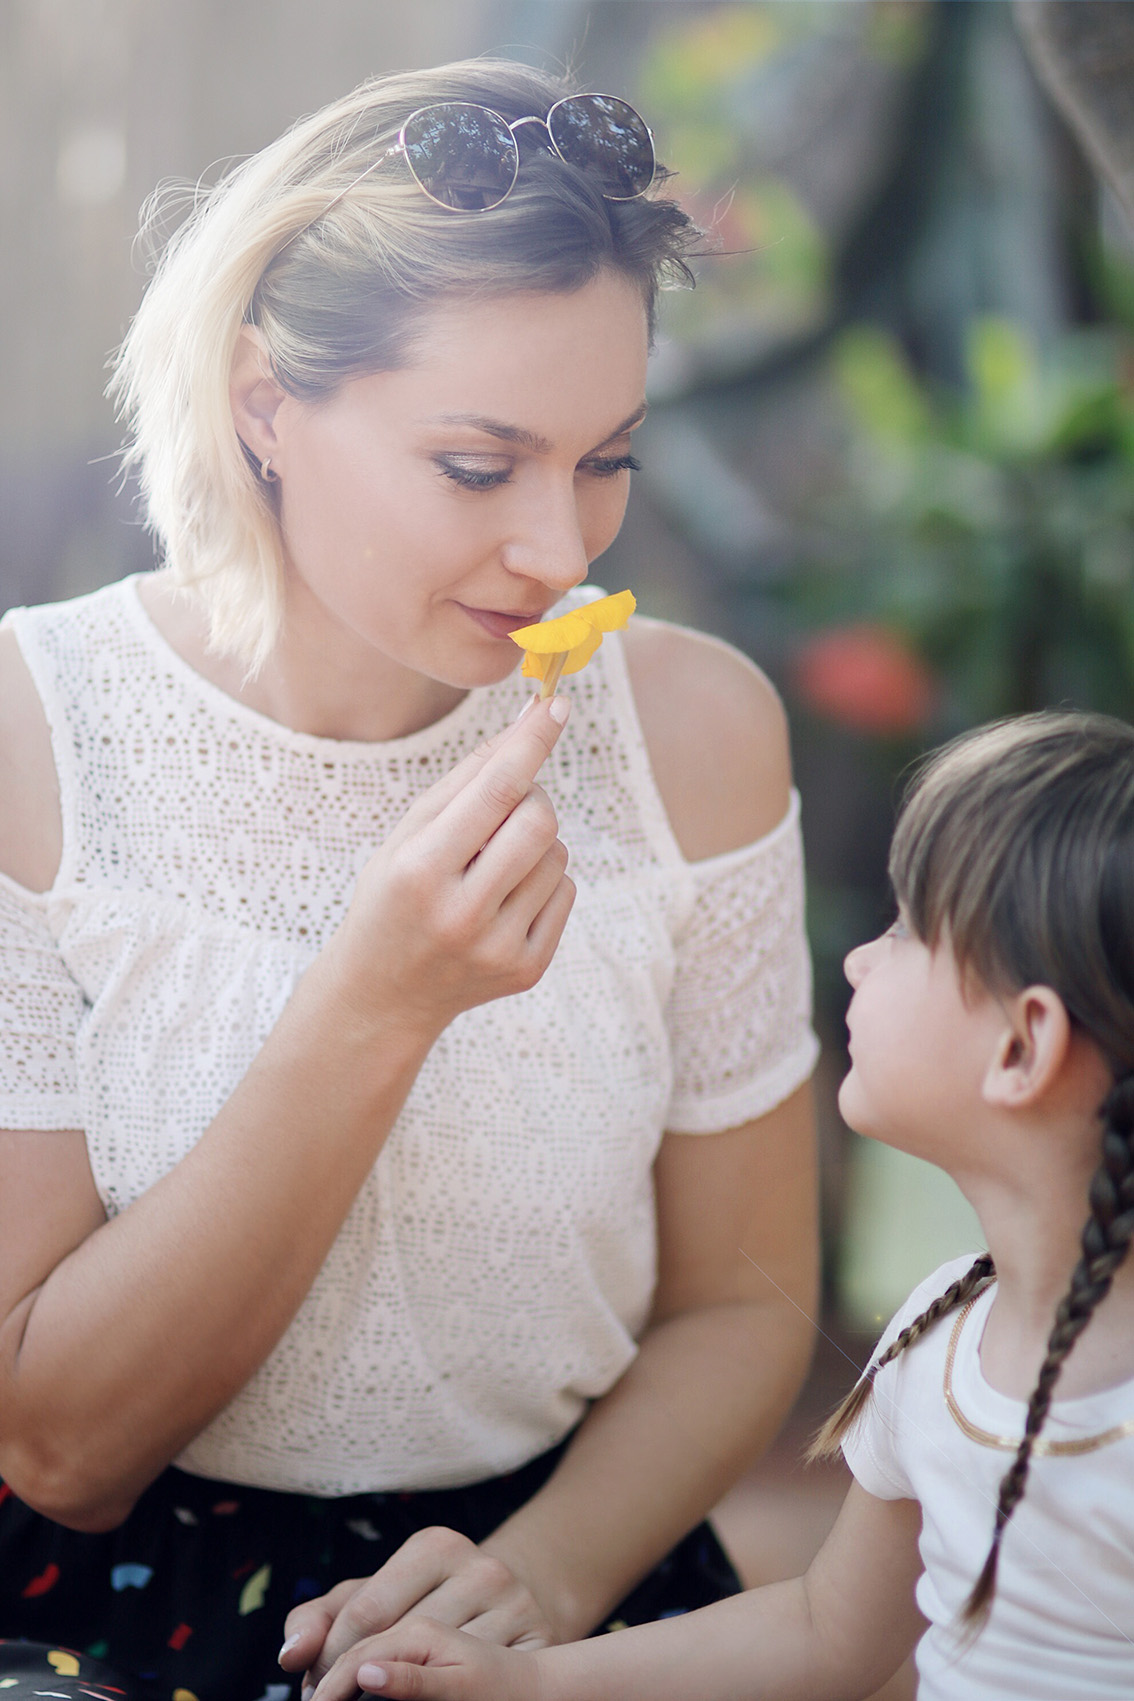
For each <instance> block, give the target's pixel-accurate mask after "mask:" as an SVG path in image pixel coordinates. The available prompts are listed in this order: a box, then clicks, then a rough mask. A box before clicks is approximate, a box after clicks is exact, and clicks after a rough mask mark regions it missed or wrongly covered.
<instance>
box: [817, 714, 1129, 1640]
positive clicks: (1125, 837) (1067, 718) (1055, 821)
mask: <svg viewBox="0 0 1134 1701" xmlns="http://www.w3.org/2000/svg"><path fill="white" fill-rule="evenodd" d="M890 879H891V883H892V885H893V888H894V892H895V895H896V897H897V899H898V901H899V903H900V904H901V905H902V908H903V910H904V911H905V913H906V915H907V917H908V920H909V924H910V926H911V928H912V929H913V931H914V932H915V934H916V935H917V936H918V938H920V939H921V940H923V941H924V942H925V943H926V944H927V945H929V946H931V947H932V946H935V945H936V944H937V943H939V941H940V940H941V938H942V937H943V936H945V935H946V934H947V935H948V939H949V943H950V946H951V948H952V951H953V954H954V957H955V959H956V962H957V965H958V967H959V969H960V970H961V971H962V973H965V972H971V973H973V974H974V975H975V976H976V977H977V978H978V979H979V980H980V981H981V982H982V984H983V985H984V986H985V987H986V988H989V989H995V990H998V991H1006V992H1007V991H1017V990H1019V989H1020V988H1022V987H1025V986H1031V985H1037V984H1039V985H1044V986H1049V987H1051V988H1052V989H1053V990H1054V991H1055V992H1057V993H1058V994H1059V997H1060V998H1061V1000H1062V1002H1063V1004H1064V1006H1065V1008H1066V1010H1067V1014H1068V1017H1069V1019H1070V1021H1071V1023H1072V1025H1073V1027H1074V1028H1075V1029H1077V1030H1078V1031H1079V1032H1080V1033H1082V1034H1083V1035H1085V1037H1086V1038H1087V1039H1089V1040H1090V1041H1091V1042H1092V1043H1093V1044H1094V1045H1095V1046H1096V1047H1097V1048H1098V1051H1099V1052H1100V1054H1101V1055H1102V1057H1103V1058H1104V1059H1105V1060H1106V1062H1107V1064H1108V1065H1109V1067H1110V1070H1111V1074H1112V1077H1113V1084H1112V1086H1111V1088H1110V1090H1109V1092H1108V1093H1107V1095H1106V1098H1105V1099H1104V1101H1103V1103H1102V1104H1101V1105H1100V1107H1099V1126H1100V1142H1101V1155H1100V1161H1099V1164H1098V1167H1097V1169H1096V1170H1095V1172H1094V1174H1093V1176H1092V1177H1091V1181H1090V1186H1089V1188H1088V1204H1089V1210H1090V1214H1089V1216H1088V1218H1087V1221H1086V1225H1085V1227H1084V1229H1083V1232H1082V1235H1081V1238H1080V1245H1081V1257H1080V1258H1079V1261H1078V1263H1077V1264H1076V1266H1075V1268H1074V1270H1073V1271H1072V1274H1071V1278H1070V1282H1069V1285H1068V1288H1067V1292H1066V1293H1065V1294H1064V1296H1063V1298H1062V1299H1061V1300H1060V1302H1059V1305H1058V1307H1057V1309H1056V1314H1055V1322H1054V1325H1053V1327H1052V1330H1051V1334H1050V1336H1049V1337H1048V1342H1047V1352H1046V1356H1045V1358H1044V1361H1043V1364H1042V1366H1041V1368H1040V1372H1039V1376H1038V1377H1037V1380H1036V1385H1035V1388H1034V1389H1033V1390H1032V1394H1031V1397H1030V1399H1029V1401H1028V1406H1027V1416H1026V1420H1025V1424H1024V1434H1023V1437H1022V1439H1021V1441H1020V1445H1019V1447H1018V1448H1017V1451H1016V1455H1015V1458H1014V1459H1013V1461H1012V1464H1011V1466H1010V1467H1009V1469H1008V1470H1007V1472H1006V1473H1005V1475H1004V1477H1003V1479H1002V1481H1001V1484H1000V1491H999V1495H998V1498H997V1506H996V1516H995V1521H994V1526H993V1531H992V1539H991V1544H990V1547H989V1551H988V1556H987V1558H986V1559H985V1562H984V1565H983V1567H982V1569H981V1572H980V1575H979V1577H978V1578H977V1580H976V1582H975V1584H974V1585H973V1589H972V1592H971V1593H970V1595H969V1597H968V1600H967V1601H966V1603H965V1606H964V1609H963V1613H962V1617H963V1619H964V1621H966V1622H967V1623H968V1624H969V1626H970V1628H971V1629H973V1630H977V1629H979V1628H980V1626H981V1624H982V1623H983V1622H984V1620H985V1618H986V1617H987V1615H988V1612H989V1610H990V1608H991V1605H992V1598H993V1595H994V1593H995V1588H996V1572H997V1566H998V1563H999V1558H1000V1549H1001V1544H1002V1541H1003V1536H1004V1531H1005V1529H1006V1527H1007V1525H1008V1522H1009V1520H1010V1519H1011V1517H1012V1514H1013V1513H1014V1511H1015V1510H1016V1507H1017V1506H1018V1505H1019V1504H1020V1501H1021V1500H1022V1499H1023V1496H1024V1491H1025V1488H1026V1485H1027V1478H1028V1470H1029V1466H1030V1463H1031V1458H1032V1453H1033V1451H1034V1448H1035V1443H1036V1440H1037V1438H1038V1436H1039V1434H1040V1431H1041V1430H1042V1428H1043V1426H1044V1423H1045V1422H1046V1420H1047V1415H1048V1412H1049V1410H1050V1407H1051V1402H1052V1398H1053V1395H1054V1390H1055V1386H1056V1383H1057V1382H1058V1379H1059V1375H1060V1372H1061V1371H1062V1369H1063V1365H1064V1363H1065V1362H1066V1359H1067V1356H1068V1354H1069V1353H1070V1351H1071V1349H1072V1347H1073V1346H1074V1344H1075V1342H1076V1341H1077V1340H1078V1339H1079V1336H1080V1335H1081V1334H1082V1332H1083V1330H1084V1329H1085V1328H1086V1327H1087V1324H1088V1323H1089V1322H1090V1320H1091V1318H1092V1317H1093V1315H1094V1313H1095V1309H1096V1307H1097V1306H1098V1305H1099V1304H1100V1303H1101V1301H1102V1300H1103V1299H1105V1297H1106V1295H1107V1293H1108V1292H1109V1291H1110V1287H1111V1283H1112V1281H1113V1279H1114V1273H1115V1271H1116V1270H1117V1269H1118V1267H1119V1265H1120V1264H1121V1263H1122V1261H1123V1259H1124V1258H1125V1257H1126V1254H1127V1251H1128V1249H1129V1246H1130V1242H1131V1238H1132V1237H1134V727H1130V726H1128V725H1126V724H1125V723H1124V722H1122V721H1117V720H1113V719H1111V718H1110V717H1108V716H1103V715H1086V714H1074V713H1045V714H1037V715H1025V716H1020V717H1019V718H1017V719H1014V720H1011V721H1004V722H1000V723H997V724H996V725H994V726H991V727H987V728H984V729H982V730H981V731H978V732H976V733H972V734H968V735H966V736H964V737H962V738H960V739H956V740H954V741H953V743H952V744H949V745H946V746H945V748H944V749H943V750H941V751H939V752H938V753H937V754H936V755H935V756H933V757H931V758H930V759H929V761H928V762H927V763H926V764H925V765H924V766H923V768H922V769H921V770H920V772H919V773H918V774H917V775H916V776H915V780H914V783H913V785H912V787H911V789H910V791H909V792H908V794H907V797H906V800H905V802H904V804H903V807H902V811H901V814H900V816H899V819H898V825H897V828H896V831H895V834H894V843H893V848H892V850H891V855H890ZM994 1276H995V1269H994V1266H993V1261H992V1258H991V1257H990V1256H989V1254H988V1253H982V1254H981V1256H980V1257H978V1258H977V1259H976V1260H975V1261H974V1263H973V1264H972V1266H971V1268H970V1269H969V1270H968V1271H966V1273H965V1274H964V1275H963V1276H962V1277H961V1278H960V1279H959V1280H958V1281H956V1282H954V1283H953V1284H952V1285H951V1286H950V1287H949V1288H948V1289H946V1291H945V1292H944V1293H943V1294H942V1295H941V1296H940V1298H939V1299H936V1300H934V1301H933V1302H932V1304H931V1305H929V1306H927V1308H926V1309H925V1310H924V1311H923V1312H922V1313H921V1315H920V1316H919V1317H917V1318H915V1319H914V1321H913V1322H912V1323H910V1324H909V1325H908V1326H907V1327H906V1328H905V1329H903V1330H902V1332H901V1334H900V1335H898V1336H897V1337H896V1339H895V1340H894V1341H893V1342H892V1343H891V1345H890V1346H889V1347H888V1348H887V1349H886V1351H885V1352H884V1353H883V1354H882V1355H881V1356H880V1357H879V1358H878V1360H877V1361H876V1362H875V1363H873V1364H871V1366H870V1367H869V1368H868V1369H867V1371H866V1372H865V1373H864V1375H863V1376H862V1377H861V1378H860V1380H859V1382H858V1383H857V1384H856V1386H855V1387H854V1388H853V1389H852V1390H851V1392H850V1394H849V1395H848V1396H847V1398H846V1399H845V1400H844V1401H843V1402H842V1404H841V1405H840V1406H839V1407H838V1408H837V1410H836V1411H835V1412H834V1413H833V1415H832V1416H831V1417H830V1418H829V1419H828V1421H827V1423H826V1424H825V1425H824V1426H823V1428H822V1429H821V1430H820V1432H819V1434H818V1436H817V1437H816V1439H815V1442H814V1444H813V1446H812V1448H811V1451H810V1454H809V1457H811V1458H821V1457H825V1456H827V1455H829V1454H831V1453H833V1452H835V1451H836V1450H837V1447H838V1443H839V1440H840V1439H841V1437H842V1436H843V1435H845V1433H846V1431H847V1430H848V1428H849V1427H850V1425H851V1424H852V1423H853V1422H854V1420H855V1418H856V1417H857V1416H858V1414H859V1413H860V1412H861V1411H862V1410H863V1408H864V1407H865V1405H866V1402H867V1401H868V1399H869V1398H870V1393H871V1389H872V1387H873V1383H874V1379H875V1377H876V1376H877V1374H878V1371H879V1370H881V1368H882V1366H883V1365H885V1364H888V1363H890V1362H891V1360H892V1359H894V1358H896V1357H897V1356H898V1354H899V1353H901V1352H904V1351H905V1349H906V1347H908V1346H911V1345H912V1344H913V1343H914V1342H915V1341H917V1340H919V1339H920V1338H921V1336H922V1335H923V1334H925V1332H926V1330H928V1329H930V1328H932V1327H933V1325H934V1323H936V1322H937V1321H938V1320H939V1319H940V1318H942V1317H944V1316H945V1315H946V1314H947V1313H948V1312H950V1311H953V1310H955V1309H956V1307H958V1306H960V1305H963V1304H964V1303H965V1301H966V1300H967V1299H969V1298H971V1297H972V1296H973V1295H974V1294H976V1293H977V1292H978V1291H979V1290H980V1289H981V1288H982V1287H983V1286H984V1285H985V1284H986V1283H987V1282H988V1281H989V1280H991V1279H993V1278H994Z"/></svg>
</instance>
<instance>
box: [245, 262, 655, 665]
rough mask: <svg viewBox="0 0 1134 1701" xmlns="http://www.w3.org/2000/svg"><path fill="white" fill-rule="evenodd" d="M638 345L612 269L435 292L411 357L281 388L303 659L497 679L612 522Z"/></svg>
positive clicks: (596, 550)
mask: <svg viewBox="0 0 1134 1701" xmlns="http://www.w3.org/2000/svg"><path fill="white" fill-rule="evenodd" d="M646 354H647V330H646V317H645V309H644V306H643V302H642V297H641V294H640V292H639V291H638V289H637V288H636V287H635V286H634V285H633V284H632V283H631V282H630V281H628V280H627V279H625V278H623V277H622V276H620V275H619V274H617V273H614V272H605V273H602V274H601V275H600V276H599V277H597V278H596V279H594V280H593V281H592V282H591V283H589V284H586V285H585V286H584V287H583V288H581V289H579V290H577V291H575V292H574V293H572V294H569V295H561V294H523V295H512V296H507V297H501V298H497V299H491V300H483V301H475V302H471V303H456V304H448V303H447V304H443V305H442V306H440V307H439V308H437V310H436V311H435V312H433V313H432V314H430V315H429V316H428V317H427V318H426V319H425V320H424V322H423V324H422V326H421V327H420V333H419V335H418V337H417V339H416V340H415V343H414V346H413V349H412V352H411V356H410V362H409V364H407V365H405V366H403V367H401V368H399V369H398V370H396V371H392V372H379V373H375V374H373V375H371V376H368V377H363V378H358V379H354V380H352V381H350V382H348V383H346V384H344V385H343V386H342V388H341V389H340V390H339V391H337V392H336V394H335V395H334V396H333V397H331V398H330V399H329V400H327V401H324V402H320V403H318V404H315V405H312V404H306V403H303V402H300V401H297V400H295V399H294V398H292V397H286V396H285V397H283V399H282V400H279V401H278V405H276V406H275V407H274V411H273V413H272V417H271V419H270V421H269V429H270V431H271V433H272V437H271V442H270V446H269V448H267V449H265V451H264V452H265V453H270V454H271V458H272V467H273V470H274V471H275V472H276V473H278V475H279V479H280V484H279V501H280V517H281V523H282V528H283V534H284V540H285V549H286V557H287V569H288V577H287V604H286V616H285V619H286V623H287V625H286V629H287V630H288V631H289V632H290V633H291V634H292V637H293V639H294V634H295V633H296V632H297V631H298V632H301V633H303V634H304V638H303V648H304V651H305V653H306V655H307V657H308V658H309V659H310V660H311V662H312V663H313V664H316V665H317V664H318V661H319V658H333V659H334V662H335V664H336V665H340V666H343V667H345V668H347V669H348V670H353V671H356V672H359V673H360V674H365V675H367V676H370V675H372V674H373V673H374V672H375V671H377V673H379V674H381V675H383V677H384V678H386V679H387V680H390V679H393V681H394V683H396V681H397V676H398V674H399V672H400V673H401V674H402V675H410V674H412V675H418V676H421V675H424V676H426V677H427V678H428V679H429V680H432V681H439V682H442V683H443V684H444V685H445V686H447V687H458V688H467V687H470V686H474V685H480V684H486V683H490V682H492V681H495V680H499V679H502V678H503V677H504V676H505V675H506V674H507V673H509V672H510V671H511V670H512V669H513V668H514V667H515V666H516V665H517V664H518V662H519V659H520V653H519V650H518V649H517V647H516V645H515V644H513V643H512V642H511V641H510V639H509V638H508V632H509V631H510V630H512V629H514V628H516V627H519V626H526V625H528V624H530V623H531V622H532V621H536V620H539V619H541V618H542V617H543V615H544V614H545V613H546V611H547V610H548V609H549V608H550V607H551V605H552V604H553V603H555V602H557V601H558V600H559V598H560V597H562V596H563V594H564V592H566V591H568V590H569V589H570V588H571V587H572V586H573V585H577V584H578V583H579V582H580V581H581V580H582V579H585V578H586V576H587V570H588V568H589V566H590V563H591V562H592V561H593V560H594V559H595V557H596V556H598V555H601V553H602V551H603V550H604V549H606V547H607V546H608V544H610V542H611V541H612V540H613V538H614V537H615V535H616V533H617V531H618V528H619V526H620V525H621V523H622V516H623V513H624V511H625V507H626V498H627V494H628V487H629V479H630V469H631V467H632V465H633V463H632V461H631V458H630V434H631V432H632V430H633V428H634V426H635V425H636V424H638V422H639V421H640V420H641V418H642V416H643V414H644V412H645V403H644V393H645V379H646ZM616 588H619V587H616Z"/></svg>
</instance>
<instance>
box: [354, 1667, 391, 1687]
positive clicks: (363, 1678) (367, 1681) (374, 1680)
mask: <svg viewBox="0 0 1134 1701" xmlns="http://www.w3.org/2000/svg"><path fill="white" fill-rule="evenodd" d="M355 1675H356V1678H357V1681H358V1682H359V1683H360V1684H361V1685H362V1686H363V1688H364V1689H385V1687H386V1668H385V1666H359V1668H358V1671H357V1673H356V1674H355Z"/></svg>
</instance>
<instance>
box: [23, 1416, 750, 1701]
mask: <svg viewBox="0 0 1134 1701" xmlns="http://www.w3.org/2000/svg"><path fill="white" fill-rule="evenodd" d="M562 1450H563V1449H562V1446H560V1447H557V1448H554V1449H553V1450H552V1451H551V1452H550V1453H547V1454H544V1455H543V1456H542V1457H541V1458H539V1459H535V1460H533V1461H532V1463H531V1464H529V1465H525V1466H524V1467H523V1468H522V1469H520V1470H518V1471H514V1472H512V1473H511V1475H509V1476H506V1477H497V1478H494V1479H493V1480H491V1481H489V1482H483V1483H476V1484H474V1485H473V1486H472V1487H470V1488H457V1489H442V1490H431V1491H422V1492H418V1493H414V1494H356V1495H350V1496H348V1497H345V1498H343V1499H338V1500H324V1499H321V1498H318V1497H316V1496H313V1495H298V1494H284V1493H277V1492H275V1491H273V1490H270V1489H257V1488H242V1487H237V1486H235V1485H233V1484H231V1483H223V1482H211V1481H209V1480H207V1479H206V1478H203V1477H194V1476H189V1475H187V1474H186V1473H185V1472H184V1471H179V1470H177V1469H176V1468H175V1467H173V1466H170V1468H169V1469H168V1470H166V1471H165V1472H163V1474H162V1475H161V1476H160V1477H159V1478H158V1479H157V1481H156V1482H155V1483H153V1484H152V1485H151V1486H150V1488H148V1489H147V1490H146V1492H145V1494H144V1495H143V1496H142V1498H141V1499H140V1500H139V1502H138V1504H137V1506H136V1507H135V1508H134V1510H133V1512H132V1513H131V1514H130V1517H129V1518H128V1519H127V1521H126V1522H125V1523H124V1524H123V1525H121V1526H120V1527H119V1528H118V1529H116V1530H110V1531H108V1532H106V1533H105V1534H99V1535H86V1534H81V1533H78V1532H76V1531H74V1530H67V1529H64V1528H63V1527H62V1526H61V1525H59V1524H54V1523H52V1522H51V1521H50V1520H49V1519H46V1518H43V1517H41V1516H40V1515H39V1514H38V1513H36V1512H33V1511H31V1510H30V1508H28V1507H26V1506H24V1505H23V1503H22V1502H21V1501H19V1500H18V1499H17V1498H16V1496H15V1495H14V1494H12V1492H11V1490H10V1489H8V1488H7V1486H6V1485H5V1484H2V1483H0V1638H2V1639H3V1640H0V1701H33V1698H42V1697H45V1696H48V1697H50V1696H56V1697H62V1698H65V1701H72V1698H76V1701H77V1698H80V1697H83V1698H86V1701H91V1698H92V1697H93V1698H95V1701H294V1698H295V1697H296V1696H297V1695H298V1679H291V1680H289V1679H288V1677H287V1676H286V1675H285V1673H283V1672H282V1671H281V1670H280V1668H279V1665H278V1664H277V1661H276V1656H277V1654H278V1652H279V1648H280V1644H281V1642H282V1641H283V1624H284V1619H285V1618H286V1616H287V1614H288V1613H289V1612H290V1611H291V1609H292V1607H293V1606H295V1605H296V1604H297V1603H298V1602H300V1601H303V1600H308V1599H310V1598H311V1596H313V1595H320V1594H323V1593H324V1592H325V1591H326V1590H327V1589H329V1588H331V1587H332V1585H333V1584H335V1583H338V1582H341V1581H342V1579H343V1578H344V1577H365V1576H368V1575H369V1573H370V1572H372V1571H375V1570H377V1568H378V1566H379V1565H381V1564H383V1563H384V1562H385V1560H387V1559H388V1558H389V1557H390V1555H391V1554H392V1553H394V1552H395V1550H396V1549H397V1548H398V1547H400V1546H401V1544H402V1542H404V1541H405V1540H406V1538H407V1537H408V1536H410V1535H412V1534H413V1533H414V1531H415V1530H420V1529H424V1528H426V1527H428V1526H430V1525H433V1524H443V1525H446V1526H448V1527H449V1528H450V1529H455V1530H460V1531H461V1532H462V1534H464V1535H466V1536H468V1537H469V1538H470V1540H472V1541H482V1540H483V1539H484V1537H485V1536H487V1535H489V1534H490V1532H491V1531H492V1530H494V1529H495V1528H496V1526H497V1525H498V1524H500V1523H501V1522H502V1521H503V1520H504V1519H505V1518H507V1517H508V1516H509V1515H510V1514H511V1513H512V1512H514V1511H515V1510H516V1509H517V1508H518V1507H520V1506H522V1505H523V1504H524V1502H525V1501H527V1500H528V1499H529V1498H530V1497H531V1496H532V1495H533V1494H534V1493H535V1492H536V1491H537V1489H539V1488H540V1487H541V1485H542V1484H543V1482H544V1481H545V1480H546V1479H547V1477H548V1476H549V1475H550V1473H551V1471H552V1470H553V1469H554V1466H555V1464H556V1463H557V1461H558V1459H559V1457H560V1455H561V1453H562ZM739 1588H740V1583H739V1581H738V1579H737V1576H736V1573H735V1571H734V1570H733V1568H732V1566H731V1565H730V1563H729V1561H728V1559H727V1557H726V1555H725V1553H724V1551H723V1549H722V1548H721V1546H720V1544H719V1542H718V1541H717V1539H716V1537H715V1535H714V1534H713V1532H712V1530H711V1529H710V1528H709V1526H708V1525H707V1524H706V1525H701V1526H700V1527H699V1528H698V1529H696V1530H694V1531H693V1532H692V1533H691V1534H690V1535H688V1536H687V1537H686V1538H685V1540H684V1541H683V1542H681V1543H680V1544H679V1545H678V1546H677V1547H676V1548H675V1549H674V1550H673V1552H672V1553H671V1554H670V1555H669V1556H668V1558H666V1559H664V1560H663V1561H662V1563H661V1564H660V1565H659V1566H658V1567H657V1568H656V1570H654V1571H653V1572H651V1573H650V1575H649V1576H648V1577H647V1578H646V1579H645V1580H644V1581H643V1582H642V1583H640V1584H639V1586H638V1587H637V1588H636V1589H635V1590H634V1591H633V1593H632V1594H631V1595H629V1596H628V1597H627V1598H626V1600H625V1601H623V1602H622V1603H621V1605H620V1606H619V1607H618V1608H617V1609H616V1610H615V1612H614V1613H613V1614H612V1615H611V1618H610V1620H609V1621H608V1622H607V1623H606V1624H604V1625H603V1626H601V1629H603V1630H606V1629H612V1628H615V1627H620V1626H621V1625H623V1624H644V1623H647V1622H648V1621H650V1620H652V1619H655V1618H666V1617H671V1616H673V1615H674V1614H677V1613H682V1612H688V1611H690V1610H691V1609H692V1608H693V1607H699V1606H706V1605H708V1603H709V1602H710V1601H715V1600H720V1599H721V1598H722V1597H723V1596H725V1595H731V1594H735V1593H736V1592H737V1591H738V1590H739ZM21 1641H23V1642H26V1643H28V1644H37V1646H25V1647H21V1646H19V1643H20V1642H21Z"/></svg>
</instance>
